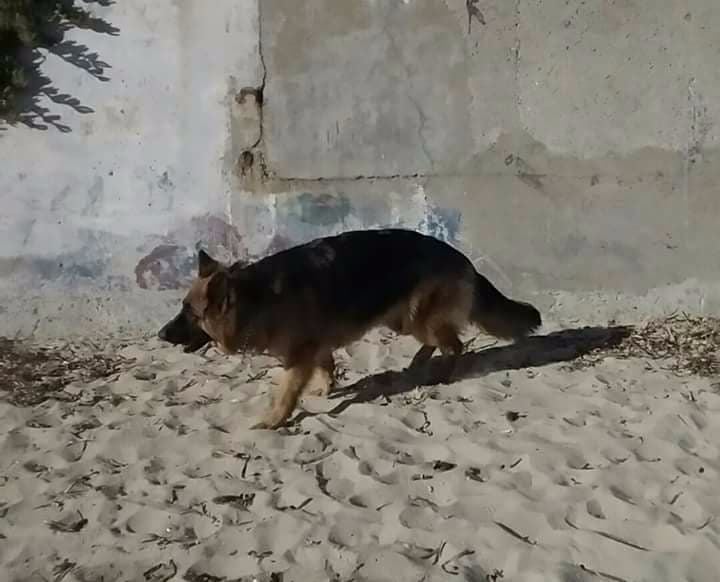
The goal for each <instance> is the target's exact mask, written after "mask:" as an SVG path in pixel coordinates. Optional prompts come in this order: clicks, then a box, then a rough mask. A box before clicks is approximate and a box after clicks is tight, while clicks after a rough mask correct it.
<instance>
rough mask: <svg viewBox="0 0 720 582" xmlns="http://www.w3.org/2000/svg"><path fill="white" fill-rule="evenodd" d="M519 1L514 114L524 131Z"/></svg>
mask: <svg viewBox="0 0 720 582" xmlns="http://www.w3.org/2000/svg"><path fill="white" fill-rule="evenodd" d="M520 1H521V0H516V1H515V46H514V49H513V50H514V51H515V63H514V64H515V109H516V111H515V113H516V115H517V117H518V120H519V122H520V126H521V129H523V130H524V129H525V124H524V123H523V117H522V111H521V109H522V99H521V97H520Z"/></svg>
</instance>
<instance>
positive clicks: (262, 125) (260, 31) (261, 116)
mask: <svg viewBox="0 0 720 582" xmlns="http://www.w3.org/2000/svg"><path fill="white" fill-rule="evenodd" d="M262 3H263V0H257V34H258V58H259V60H260V69H261V71H262V77H261V79H260V87H259V91H258V93H259V95H260V103H258V123H259V124H260V128H259V130H260V131H259V132H258V138H257V141H256V142H255V143H254V144H253V145H252V148H253V149H255V148H256V147H259V146H261V145H262V143H263V141H264V139H265V115H264V111H263V109H264V106H265V85H266V83H267V65H266V64H265V54H264V53H263V17H262Z"/></svg>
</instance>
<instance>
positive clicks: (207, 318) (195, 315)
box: [158, 250, 231, 352]
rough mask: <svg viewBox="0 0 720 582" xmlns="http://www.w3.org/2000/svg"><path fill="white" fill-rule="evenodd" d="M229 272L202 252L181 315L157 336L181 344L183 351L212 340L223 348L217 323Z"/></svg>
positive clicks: (220, 313) (225, 301)
mask: <svg viewBox="0 0 720 582" xmlns="http://www.w3.org/2000/svg"><path fill="white" fill-rule="evenodd" d="M230 269H231V268H229V267H226V266H225V265H222V264H221V263H219V262H218V261H216V260H215V259H213V258H212V257H210V255H208V254H207V253H206V252H205V251H202V250H201V251H200V252H199V253H198V273H197V277H196V278H195V280H194V281H193V282H192V284H191V285H190V290H189V291H188V293H187V295H186V296H185V298H184V299H183V303H182V308H181V309H180V313H178V314H177V315H176V316H175V317H174V318H173V319H171V320H170V321H169V322H168V323H166V324H165V325H164V326H163V327H162V329H161V330H160V331H159V332H158V337H159V338H160V339H161V340H163V341H167V342H170V343H171V344H174V345H182V346H183V347H184V351H185V352H195V351H197V350H199V349H200V348H202V347H203V346H204V345H205V344H207V343H209V342H211V341H215V342H217V343H218V344H219V345H221V346H222V345H223V344H224V341H223V337H222V336H223V333H222V329H221V326H218V324H217V323H218V318H219V317H221V316H222V314H223V313H224V312H225V311H226V308H227V303H228V302H227V299H228V293H229V285H228V278H229V273H230Z"/></svg>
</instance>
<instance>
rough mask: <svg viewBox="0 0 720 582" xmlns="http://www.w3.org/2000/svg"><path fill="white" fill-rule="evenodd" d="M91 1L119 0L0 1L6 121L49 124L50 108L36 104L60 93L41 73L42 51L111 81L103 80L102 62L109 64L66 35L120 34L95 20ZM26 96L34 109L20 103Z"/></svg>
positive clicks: (0, 111)
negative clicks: (76, 31)
mask: <svg viewBox="0 0 720 582" xmlns="http://www.w3.org/2000/svg"><path fill="white" fill-rule="evenodd" d="M90 2H93V3H96V4H99V5H101V6H109V5H110V4H112V3H113V0H84V2H83V3H81V2H79V1H78V0H0V121H2V120H3V119H4V120H6V121H8V120H9V121H17V120H18V119H19V120H20V121H22V122H24V123H27V124H29V125H33V121H32V119H33V117H40V118H41V119H43V120H44V121H48V120H47V119H45V115H44V114H45V113H47V110H42V108H38V107H37V105H36V104H35V101H36V99H37V96H38V94H45V95H48V96H50V97H51V98H53V97H55V96H56V95H57V90H55V89H54V88H52V87H50V79H48V78H47V77H44V76H43V75H42V74H41V73H40V70H39V67H40V64H41V63H42V61H43V57H42V55H41V54H40V52H39V49H47V50H48V51H50V52H54V53H55V54H58V55H59V56H60V57H61V58H63V59H64V60H66V61H68V62H70V63H72V64H74V65H76V66H79V67H82V68H84V69H86V70H88V72H89V73H90V74H93V75H94V76H96V77H98V78H101V80H107V79H106V78H102V67H99V66H98V65H97V63H98V62H99V63H100V64H101V65H104V63H102V62H100V61H97V58H96V57H97V55H95V54H94V53H89V51H88V50H87V47H84V46H82V45H78V44H77V43H73V42H68V41H65V40H64V37H65V33H66V32H67V31H68V30H70V29H72V28H74V27H76V28H86V29H90V30H93V31H96V32H101V33H107V34H117V32H118V31H117V29H115V28H114V27H112V26H110V25H109V24H108V23H106V22H105V21H104V20H102V19H99V18H95V17H93V16H92V15H91V14H90V12H88V10H87V9H86V8H85V7H84V6H83V5H82V4H84V3H90ZM93 59H94V60H93ZM21 94H28V97H29V102H30V103H31V105H27V104H25V105H24V106H23V105H21V104H20V103H19V101H18V100H19V97H20V95H21ZM62 97H63V98H66V97H68V96H64V95H63V96H62ZM38 111H40V113H38ZM52 118H53V119H55V118H57V116H52ZM39 127H43V126H39Z"/></svg>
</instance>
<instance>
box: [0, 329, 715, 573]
mask: <svg viewBox="0 0 720 582" xmlns="http://www.w3.org/2000/svg"><path fill="white" fill-rule="evenodd" d="M600 335H602V334H600ZM596 336H597V334H596ZM596 336H593V333H592V332H588V331H584V332H578V333H577V334H575V335H572V334H570V335H566V336H563V337H561V338H560V339H556V340H553V341H550V340H548V339H543V338H540V339H538V340H536V341H534V343H532V342H531V343H530V344H528V345H527V346H525V347H523V346H519V347H502V346H495V347H491V348H489V349H488V350H486V351H485V352H482V353H479V354H470V355H469V356H467V357H466V358H465V359H464V360H463V362H462V364H461V366H460V368H459V370H458V379H457V381H456V382H453V383H451V384H448V385H436V386H428V387H423V388H417V387H413V385H412V384H411V383H410V382H409V380H408V378H407V377H406V375H404V374H402V373H401V372H392V371H391V372H384V371H386V370H401V369H402V368H403V367H404V366H405V365H406V364H407V363H408V362H409V359H410V357H411V356H412V353H413V352H414V350H415V349H416V344H415V343H414V342H413V341H412V340H409V339H408V340H397V339H392V338H390V337H388V336H386V335H384V334H383V333H380V332H378V333H375V334H373V335H371V336H369V337H368V338H367V339H366V340H364V341H362V342H359V343H357V344H355V345H353V346H351V347H349V348H348V349H347V350H345V351H339V352H338V360H339V366H340V371H341V378H340V384H341V388H340V389H339V390H338V392H336V393H335V394H333V395H331V397H330V398H329V399H320V398H315V397H307V398H306V399H305V401H304V403H303V407H304V408H305V412H304V413H301V414H300V417H301V418H300V419H299V420H298V421H297V422H295V423H294V424H292V425H291V426H289V427H287V428H284V429H281V430H279V431H276V432H270V431H250V430H249V426H250V425H251V424H252V423H253V422H255V421H256V420H257V419H258V417H259V416H260V415H261V414H262V412H263V411H264V410H265V407H266V406H267V402H268V391H269V390H270V389H271V388H272V386H274V385H277V381H278V379H279V374H280V370H279V368H278V367H277V365H276V363H275V361H274V360H272V359H270V358H268V357H264V356H256V357H244V356H243V357H240V356H236V357H227V356H223V355H221V354H219V353H218V352H217V351H215V350H213V349H211V350H209V351H208V352H207V353H206V354H193V355H187V354H183V353H182V352H181V351H180V350H179V349H176V348H172V347H167V346H165V345H161V344H160V343H159V342H158V341H156V340H153V339H149V340H145V341H142V342H137V343H133V344H131V345H129V346H127V347H124V348H123V349H122V354H123V355H124V356H127V357H130V358H135V359H136V363H135V364H134V365H133V366H132V367H131V368H130V369H128V370H126V371H123V372H122V373H120V374H119V375H117V374H116V375H115V376H113V377H111V378H109V379H105V380H96V381H93V382H90V383H85V384H80V383H75V384H73V385H71V386H69V387H67V388H66V389H65V391H64V394H65V395H66V396H67V397H66V398H65V400H64V401H57V400H50V401H47V402H44V403H42V404H38V405H35V406H32V407H18V406H14V405H11V404H9V403H0V579H1V580H3V581H5V580H7V581H26V580H28V581H29V580H33V581H38V582H39V581H54V582H59V581H61V580H63V581H65V582H75V581H78V582H87V581H93V582H99V581H101V580H102V581H103V582H112V581H116V580H127V581H141V580H149V581H154V582H158V581H165V580H188V581H192V582H215V581H230V580H268V581H269V580H275V581H281V580H282V581H284V582H289V581H291V580H292V581H308V582H316V581H317V582H322V581H325V580H333V581H350V580H358V581H360V580H364V581H385V580H387V581H393V582H403V581H420V580H425V581H440V580H458V581H472V582H480V581H482V582H485V581H499V580H502V581H538V582H541V581H543V582H550V581H555V580H558V581H563V582H570V581H594V580H614V581H622V580H625V581H648V582H663V581H667V582H680V581H684V580H687V581H692V582H704V581H707V582H711V581H712V582H715V581H717V580H718V579H720V574H718V573H719V572H720V521H718V520H717V519H716V517H717V516H719V515H720V475H719V472H720V456H719V455H718V445H719V443H720V390H719V389H718V388H719V387H718V385H717V384H713V382H712V378H710V379H706V378H700V377H697V376H690V377H686V378H678V377H677V376H675V375H673V374H672V373H670V372H668V371H665V370H664V369H663V365H662V362H658V361H651V360H646V359H640V358H630V359H617V358H613V357H607V358H605V359H603V360H601V361H599V362H598V363H597V364H596V365H593V366H581V365H577V363H576V362H572V361H568V360H572V357H573V355H575V350H576V348H575V347H573V346H575V345H576V343H577V340H578V339H581V340H582V341H586V342H587V341H589V342H590V343H592V342H593V341H596V340H598V337H599V336H597V337H596ZM563 338H564V339H563ZM482 344H483V342H482V340H479V341H478V344H477V347H482ZM428 374H429V376H428V377H429V378H430V379H431V378H432V366H431V367H430V369H429V371H428ZM368 376H369V379H368Z"/></svg>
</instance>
